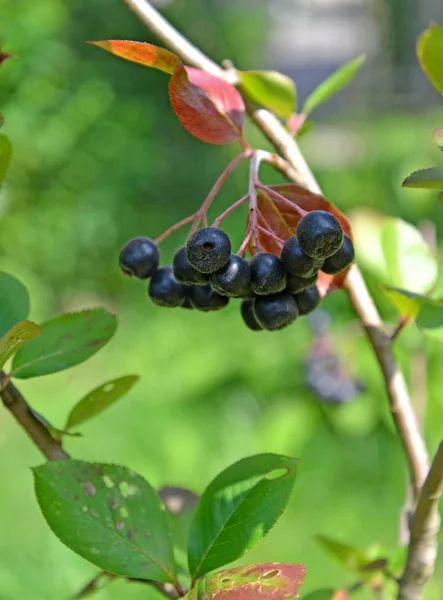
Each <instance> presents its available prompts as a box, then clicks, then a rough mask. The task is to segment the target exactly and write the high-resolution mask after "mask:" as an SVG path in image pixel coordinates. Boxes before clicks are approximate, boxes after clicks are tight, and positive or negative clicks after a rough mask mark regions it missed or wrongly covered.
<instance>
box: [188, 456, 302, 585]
mask: <svg viewBox="0 0 443 600" xmlns="http://www.w3.org/2000/svg"><path fill="white" fill-rule="evenodd" d="M296 462H297V461H296V459H293V458H289V457H287V456H280V455H277V454H259V455H256V456H251V457H249V458H245V459H243V460H241V461H239V462H237V463H235V464H233V465H231V466H230V467H228V468H227V469H226V470H225V471H223V472H222V473H220V475H218V476H217V477H216V478H215V479H214V480H213V481H212V483H210V484H209V486H208V487H207V488H206V490H205V491H204V493H203V495H202V496H201V498H200V500H199V503H198V505H197V508H196V510H195V513H194V518H193V521H192V524H191V530H190V533H189V545H188V560H189V570H190V572H191V574H192V576H193V577H194V578H196V577H201V576H202V575H204V574H205V573H208V572H209V571H212V570H214V569H217V568H218V567H221V566H223V565H226V564H229V563H230V562H233V561H234V560H236V559H238V558H240V557H241V556H243V555H244V554H245V553H246V552H247V551H248V550H250V549H251V548H252V547H253V546H255V545H256V544H257V543H258V542H259V541H260V540H261V539H262V538H263V537H264V536H265V535H266V533H267V532H268V531H269V530H270V529H271V528H272V527H273V526H274V525H275V522H276V521H277V519H278V518H279V517H280V516H281V514H282V512H283V511H284V509H285V508H286V505H287V503H288V500H289V496H290V494H291V491H292V487H293V485H294V481H295V475H296V468H295V467H296Z"/></svg>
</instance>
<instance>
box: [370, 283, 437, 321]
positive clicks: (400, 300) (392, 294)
mask: <svg viewBox="0 0 443 600" xmlns="http://www.w3.org/2000/svg"><path fill="white" fill-rule="evenodd" d="M380 289H381V290H382V291H383V293H384V294H385V296H387V298H389V300H390V301H391V302H392V304H393V305H394V306H395V308H396V309H397V310H398V312H399V313H400V314H401V315H403V316H405V317H406V318H407V319H408V320H413V319H415V318H416V316H417V315H418V313H419V312H420V309H421V307H422V306H423V304H425V303H426V302H431V300H430V298H428V297H427V296H423V295H422V294H414V292H409V291H408V290H401V289H399V288H395V287H390V286H384V285H380Z"/></svg>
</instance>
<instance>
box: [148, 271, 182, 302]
mask: <svg viewBox="0 0 443 600" xmlns="http://www.w3.org/2000/svg"><path fill="white" fill-rule="evenodd" d="M188 289H189V288H188V286H187V285H183V283H179V282H178V281H177V280H176V279H175V277H174V273H173V272H172V267H171V266H167V267H160V269H157V271H156V272H155V273H154V275H153V276H152V279H151V281H150V282H149V287H148V294H149V297H150V298H151V300H152V301H153V302H154V304H158V306H166V307H168V308H174V307H176V306H182V304H183V303H184V301H185V298H186V293H187V290H188Z"/></svg>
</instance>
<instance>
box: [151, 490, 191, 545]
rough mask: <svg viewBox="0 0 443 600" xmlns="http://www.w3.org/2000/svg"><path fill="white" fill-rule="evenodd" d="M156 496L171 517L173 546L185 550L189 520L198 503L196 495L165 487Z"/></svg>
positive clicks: (187, 491)
mask: <svg viewBox="0 0 443 600" xmlns="http://www.w3.org/2000/svg"><path fill="white" fill-rule="evenodd" d="M158 495H159V496H160V498H161V499H162V501H163V504H164V505H165V506H166V508H167V509H168V511H169V514H170V517H171V518H170V523H171V533H172V541H173V543H174V546H178V547H179V548H184V549H186V546H187V542H188V536H189V528H190V526H191V520H192V517H193V514H194V510H195V507H196V506H197V502H198V496H197V494H194V492H191V491H190V490H187V489H185V488H180V487H170V486H165V487H162V488H161V489H160V490H159V491H158Z"/></svg>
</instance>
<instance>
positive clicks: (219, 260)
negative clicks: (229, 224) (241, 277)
mask: <svg viewBox="0 0 443 600" xmlns="http://www.w3.org/2000/svg"><path fill="white" fill-rule="evenodd" d="M230 254H231V240H230V239H229V236H228V235H227V234H226V233H225V232H224V231H222V230H221V229H217V228H215V227H204V228H203V229H197V231H194V233H193V234H192V235H191V236H190V238H189V239H188V241H187V242H186V257H187V259H188V261H189V262H190V263H191V265H192V266H193V267H194V268H195V269H197V271H200V273H208V274H209V273H215V271H218V270H219V269H221V268H222V267H223V266H224V265H225V264H226V263H227V262H228V259H229V256H230Z"/></svg>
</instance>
